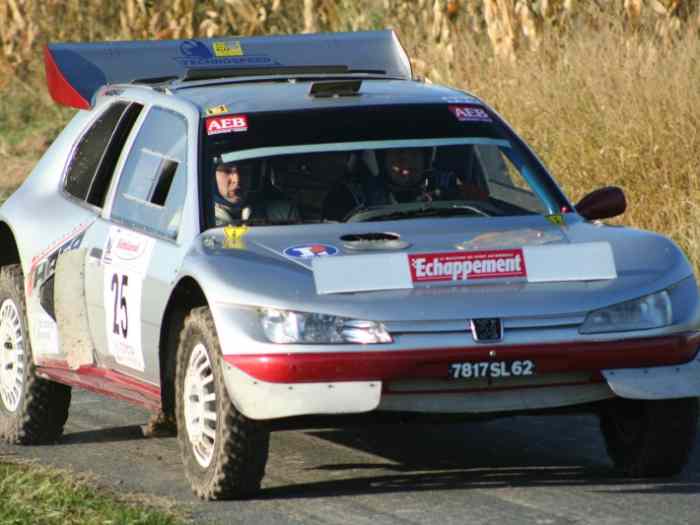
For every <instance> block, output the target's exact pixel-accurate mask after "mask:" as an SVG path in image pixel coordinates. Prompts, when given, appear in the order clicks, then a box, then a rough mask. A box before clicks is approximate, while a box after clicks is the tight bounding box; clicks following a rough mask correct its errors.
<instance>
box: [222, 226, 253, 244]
mask: <svg viewBox="0 0 700 525" xmlns="http://www.w3.org/2000/svg"><path fill="white" fill-rule="evenodd" d="M246 233H248V226H245V225H242V226H233V225H231V224H229V225H228V226H226V227H225V228H224V244H223V246H224V248H226V249H228V250H244V249H245V242H244V241H243V236H244V235H245V234H246Z"/></svg>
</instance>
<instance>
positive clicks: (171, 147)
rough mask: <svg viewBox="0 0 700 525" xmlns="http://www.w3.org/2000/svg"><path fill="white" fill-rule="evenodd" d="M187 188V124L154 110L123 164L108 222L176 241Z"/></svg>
mask: <svg viewBox="0 0 700 525" xmlns="http://www.w3.org/2000/svg"><path fill="white" fill-rule="evenodd" d="M186 184H187V121H186V120H185V119H184V117H182V116H181V115H178V114H177V113H174V112H171V111H168V110H166V109H163V108H158V107H154V108H152V109H151V110H150V111H149V113H148V115H146V119H145V121H144V123H143V126H141V129H140V130H139V133H138V135H137V137H136V140H135V141H134V145H133V146H132V148H131V151H130V152H129V156H128V157H127V159H126V163H125V165H124V170H123V171H122V175H121V177H120V179H119V185H118V186H117V195H116V197H115V199H114V205H113V206H112V218H113V219H117V220H120V221H123V222H125V223H127V224H130V225H134V226H138V227H141V228H143V229H145V230H147V231H150V232H153V233H157V234H159V235H162V236H165V237H168V238H171V239H174V238H175V237H176V236H177V232H178V227H179V226H180V220H181V218H182V208H183V206H184V203H185V190H186Z"/></svg>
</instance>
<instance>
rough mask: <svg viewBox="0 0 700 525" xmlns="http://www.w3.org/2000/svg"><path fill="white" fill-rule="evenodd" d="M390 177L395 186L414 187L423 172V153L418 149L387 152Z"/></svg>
mask: <svg viewBox="0 0 700 525" xmlns="http://www.w3.org/2000/svg"><path fill="white" fill-rule="evenodd" d="M386 163H387V168H388V170H389V176H390V177H391V180H392V181H393V182H394V183H395V184H399V185H401V186H413V185H416V184H417V183H418V182H419V179H420V177H421V174H422V172H423V152H422V151H420V150H418V149H390V150H387V152H386Z"/></svg>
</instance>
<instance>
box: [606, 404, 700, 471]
mask: <svg viewBox="0 0 700 525" xmlns="http://www.w3.org/2000/svg"><path fill="white" fill-rule="evenodd" d="M697 426H698V399H697V398H694V397H693V398H684V399H664V400H658V401H657V400H654V401H645V400H636V399H619V398H618V399H614V400H612V401H608V402H607V403H606V404H605V405H604V406H603V409H602V411H601V413H600V427H601V430H602V432H603V437H604V438H605V445H606V447H607V450H608V455H609V456H610V458H611V459H612V460H613V463H614V464H615V466H616V467H618V468H620V469H621V470H622V471H623V472H624V473H625V474H626V475H628V476H630V477H663V476H674V475H676V474H679V473H680V472H681V471H682V470H683V468H684V467H685V465H686V463H687V462H688V458H689V456H690V453H691V451H692V449H693V445H694V444H695V436H696V433H697Z"/></svg>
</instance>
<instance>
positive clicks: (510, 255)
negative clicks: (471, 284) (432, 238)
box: [408, 248, 527, 283]
mask: <svg viewBox="0 0 700 525" xmlns="http://www.w3.org/2000/svg"><path fill="white" fill-rule="evenodd" d="M408 262H409V268H410V270H411V279H412V280H413V282H414V283H420V282H434V281H470V280H473V279H497V278H503V277H527V272H526V269H525V259H524V258H523V251H522V250H521V249H520V248H518V249H514V250H488V251H479V252H451V253H417V254H411V255H409V256H408Z"/></svg>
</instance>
